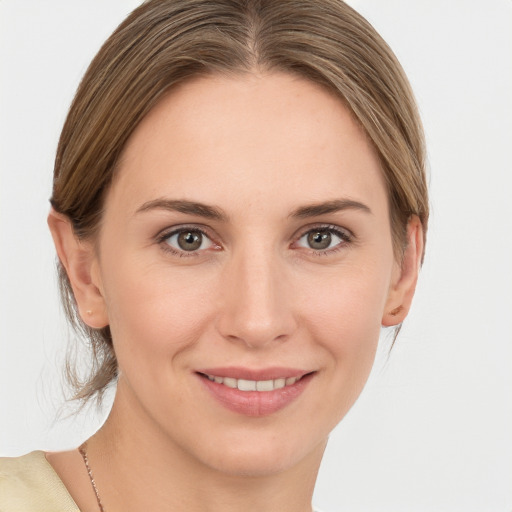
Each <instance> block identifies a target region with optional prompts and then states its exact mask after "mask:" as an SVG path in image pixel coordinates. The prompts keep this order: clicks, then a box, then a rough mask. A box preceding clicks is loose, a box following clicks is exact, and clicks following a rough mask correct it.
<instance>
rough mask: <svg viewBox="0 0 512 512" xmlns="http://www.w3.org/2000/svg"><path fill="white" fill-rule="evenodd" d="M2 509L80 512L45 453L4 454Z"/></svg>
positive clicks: (0, 486)
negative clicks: (5, 455) (13, 455)
mask: <svg viewBox="0 0 512 512" xmlns="http://www.w3.org/2000/svg"><path fill="white" fill-rule="evenodd" d="M0 512H80V510H79V508H78V507H77V506H76V504H75V502H74V501H73V498H71V496H70V495H69V493H68V491H67V489H66V487H65V486H64V484H63V483H62V481H61V479H60V478H59V477H58V476H57V473H55V471H54V469H53V468H52V466H51V465H50V463H49V462H48V461H47V460H46V457H45V455H44V452H42V451H35V452H32V453H29V454H27V455H23V456H22V457H0Z"/></svg>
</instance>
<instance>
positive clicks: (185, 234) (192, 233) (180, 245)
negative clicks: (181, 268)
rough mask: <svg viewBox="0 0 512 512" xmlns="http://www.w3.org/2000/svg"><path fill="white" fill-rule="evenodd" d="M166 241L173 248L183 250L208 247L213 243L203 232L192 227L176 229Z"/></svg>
mask: <svg viewBox="0 0 512 512" xmlns="http://www.w3.org/2000/svg"><path fill="white" fill-rule="evenodd" d="M166 242H167V244H169V245H170V246H171V247H173V248H174V249H178V250H180V251H185V252H193V251H198V250H200V249H208V248H209V247H211V246H212V245H213V244H212V241H211V240H210V239H209V238H208V237H207V236H206V235H205V234H204V233H202V232H201V231H198V230H194V229H183V230H181V231H176V232H175V233H173V234H172V235H171V236H169V238H167V241H166Z"/></svg>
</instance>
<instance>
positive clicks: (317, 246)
mask: <svg viewBox="0 0 512 512" xmlns="http://www.w3.org/2000/svg"><path fill="white" fill-rule="evenodd" d="M348 242H350V235H349V234H348V233H345V232H344V231H342V230H341V229H339V228H337V227H334V226H326V227H320V228H315V229H310V230H309V231H307V232H306V233H304V234H303V235H302V236H301V237H300V238H299V240H298V241H297V245H298V246H299V247H304V248H306V249H313V250H314V251H317V252H327V251H329V250H331V249H336V248H337V247H339V246H340V245H342V244H344V243H348Z"/></svg>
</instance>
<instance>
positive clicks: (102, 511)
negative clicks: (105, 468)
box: [78, 443, 105, 512]
mask: <svg viewBox="0 0 512 512" xmlns="http://www.w3.org/2000/svg"><path fill="white" fill-rule="evenodd" d="M86 448H87V443H83V444H82V445H81V446H79V447H78V451H79V452H80V455H81V456H82V459H84V463H85V467H86V469H87V474H88V475H89V480H90V481H91V485H92V488H93V489H94V494H96V500H97V501H98V507H99V508H100V512H105V509H104V508H103V505H102V504H101V498H100V493H99V492H98V488H97V487H96V482H95V481H94V477H93V476H92V471H91V467H90V466H89V459H88V458H87V451H86Z"/></svg>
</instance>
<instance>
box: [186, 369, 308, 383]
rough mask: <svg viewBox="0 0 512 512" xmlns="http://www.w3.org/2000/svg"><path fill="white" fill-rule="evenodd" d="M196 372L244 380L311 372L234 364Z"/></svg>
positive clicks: (295, 375) (293, 375)
mask: <svg viewBox="0 0 512 512" xmlns="http://www.w3.org/2000/svg"><path fill="white" fill-rule="evenodd" d="M196 371H197V373H202V374H204V375H213V376H216V377H231V378H233V379H245V380H255V381H259V380H274V379H279V378H285V379H286V378H289V377H303V376H304V375H306V374H307V373H311V372H310V371H308V370H302V369H298V368H284V367H270V368H260V369H254V368H243V367H236V366H226V367H222V368H220V367H217V368H203V369H200V370H196Z"/></svg>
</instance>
